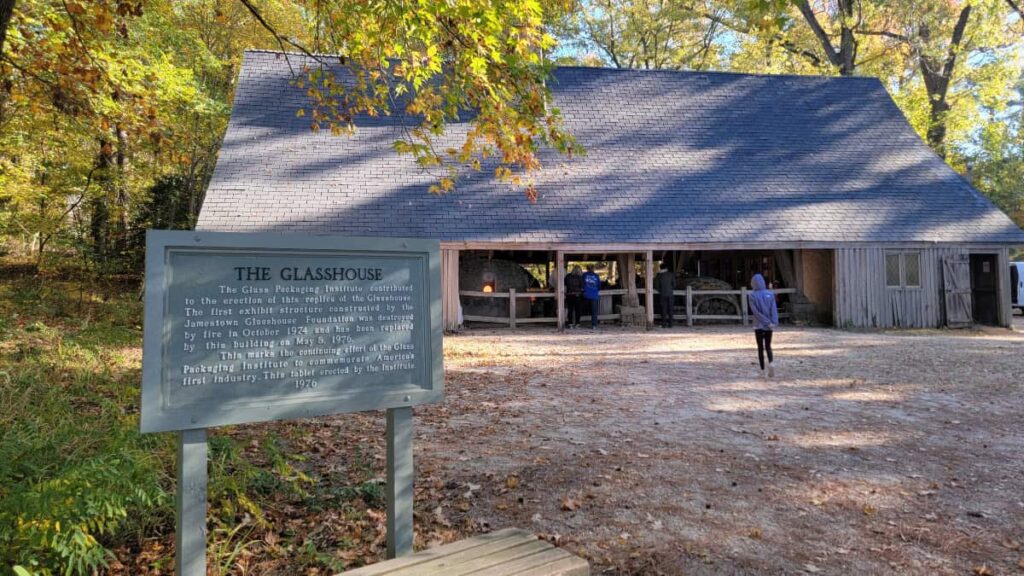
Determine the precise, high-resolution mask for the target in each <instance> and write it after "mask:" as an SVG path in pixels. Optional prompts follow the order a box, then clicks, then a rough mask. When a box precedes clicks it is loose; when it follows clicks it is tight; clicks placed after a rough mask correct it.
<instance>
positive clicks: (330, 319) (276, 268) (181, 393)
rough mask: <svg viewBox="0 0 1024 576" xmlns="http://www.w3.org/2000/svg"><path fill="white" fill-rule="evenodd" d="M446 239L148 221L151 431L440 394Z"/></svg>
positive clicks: (410, 401) (145, 421)
mask: <svg viewBox="0 0 1024 576" xmlns="http://www.w3.org/2000/svg"><path fill="white" fill-rule="evenodd" d="M440 264H441V259H440V247H439V244H438V242H436V241H430V240H420V239H396V238H340V237H330V236H300V235H291V234H235V233H213V232H170V231H150V232H149V234H148V236H147V252H146V313H145V317H146V322H145V338H144V345H143V350H144V353H143V382H142V415H141V428H142V431H143V432H160V431H168V430H186V429H196V428H208V427H212V426H223V425H228V424H240V423H244V422H257V421H266V420H278V419H286V418H297V417H306V416H319V415H325V414H337V413H344V412H356V411H362V410H374V409H384V408H400V407H409V406H414V405H417V404H423V403H428V402H437V401H440V400H441V399H442V395H443V373H442V358H441V354H442V351H441V334H442V325H441V273H440Z"/></svg>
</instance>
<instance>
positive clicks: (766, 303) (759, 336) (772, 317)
mask: <svg viewBox="0 0 1024 576" xmlns="http://www.w3.org/2000/svg"><path fill="white" fill-rule="evenodd" d="M750 287H751V288H753V289H754V291H753V292H751V293H750V294H748V295H747V300H748V301H749V303H750V311H751V313H753V315H754V339H755V340H757V361H758V362H759V363H760V364H761V375H764V374H767V375H768V377H769V378H771V377H773V376H775V367H774V366H772V361H773V360H774V359H775V357H774V354H772V331H773V330H775V327H776V326H778V325H779V307H778V306H777V305H776V304H775V294H774V293H773V292H772V291H771V290H769V289H768V288H767V287H766V286H765V282H764V276H761V275H760V274H754V277H753V278H752V279H751V280H750ZM765 353H767V354H768V366H767V370H765V364H764V356H765Z"/></svg>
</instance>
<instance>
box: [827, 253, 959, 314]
mask: <svg viewBox="0 0 1024 576" xmlns="http://www.w3.org/2000/svg"><path fill="white" fill-rule="evenodd" d="M886 250H906V251H914V252H919V253H920V254H921V260H920V262H921V287H920V288H887V287H886V285H885V253H886ZM966 253H967V250H966V249H965V248H958V247H928V248H900V247H899V246H892V247H869V248H838V249H836V251H835V282H836V303H835V310H836V326H838V327H840V328H843V327H852V328H893V327H900V328H935V327H939V326H942V325H943V323H944V317H943V308H942V306H943V304H942V259H943V258H945V257H948V256H953V255H958V254H966Z"/></svg>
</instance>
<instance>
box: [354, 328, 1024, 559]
mask: <svg viewBox="0 0 1024 576" xmlns="http://www.w3.org/2000/svg"><path fill="white" fill-rule="evenodd" d="M1015 320H1016V325H1017V326H1018V328H1019V329H1020V330H1024V318H1022V317H1020V316H1018V317H1016V319H1015ZM753 344H754V342H753V336H752V334H751V332H750V331H749V330H748V329H743V328H740V327H701V328H694V329H685V328H683V329H674V330H657V331H651V332H643V331H636V330H626V329H620V328H602V329H601V330H598V331H596V332H591V331H589V330H579V331H570V332H567V333H565V334H558V333H556V332H555V331H553V330H550V329H540V328H536V329H526V330H519V331H515V332H510V331H507V330H493V331H491V330H487V331H483V330H473V331H470V332H469V333H467V334H463V335H458V336H452V337H447V338H446V340H445V362H446V373H447V389H446V393H447V399H446V402H445V404H444V405H441V406H432V407H426V408H419V409H417V410H416V416H417V441H416V452H417V454H416V457H417V467H418V470H417V483H418V493H419V494H422V497H418V500H417V515H418V516H417V517H418V520H417V522H428V523H431V524H436V523H438V522H440V523H443V524H445V525H451V526H454V527H455V531H456V532H458V533H459V535H466V534H467V533H470V532H473V531H486V530H489V529H498V528H502V527H506V526H519V527H523V528H527V529H531V530H533V531H535V532H538V533H540V534H542V535H543V536H544V537H546V538H548V539H550V540H552V541H554V542H557V543H558V544H560V545H562V546H564V547H566V548H568V549H570V550H572V551H574V552H577V553H579V554H581V555H584V556H586V557H587V558H588V559H590V560H591V562H592V566H593V570H594V573H595V574H602V573H608V574H755V573H756V574H795V573H820V574H851V573H859V574H882V573H899V574H1017V573H1021V574H1024V547H1022V546H1024V461H1022V459H1021V451H1022V447H1024V426H1022V420H1024V418H1022V414H1024V394H1022V389H1024V334H1022V333H1020V332H1014V331H1009V330H997V329H990V330H984V331H904V332H883V333H879V332H870V333H865V332H847V331H838V330H829V329H810V328H796V327H787V328H784V329H783V330H781V331H779V332H777V333H776V338H775V348H776V354H777V356H778V358H777V366H778V369H777V372H778V373H777V375H776V377H775V378H774V379H762V378H761V377H760V375H759V373H758V371H757V370H756V366H755V363H756V355H755V353H754V348H753ZM364 433H365V430H364ZM428 518H429V520H425V519H428Z"/></svg>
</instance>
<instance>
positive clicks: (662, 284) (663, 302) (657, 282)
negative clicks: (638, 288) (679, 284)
mask: <svg viewBox="0 0 1024 576" xmlns="http://www.w3.org/2000/svg"><path fill="white" fill-rule="evenodd" d="M654 288H655V289H656V290H657V291H658V304H659V305H660V308H661V327H662V328H671V327H672V313H673V308H674V307H675V304H674V295H673V292H674V291H675V289H676V275H675V274H673V273H672V271H671V270H669V269H668V262H662V263H661V271H660V272H658V274H657V275H656V276H655V277H654Z"/></svg>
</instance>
